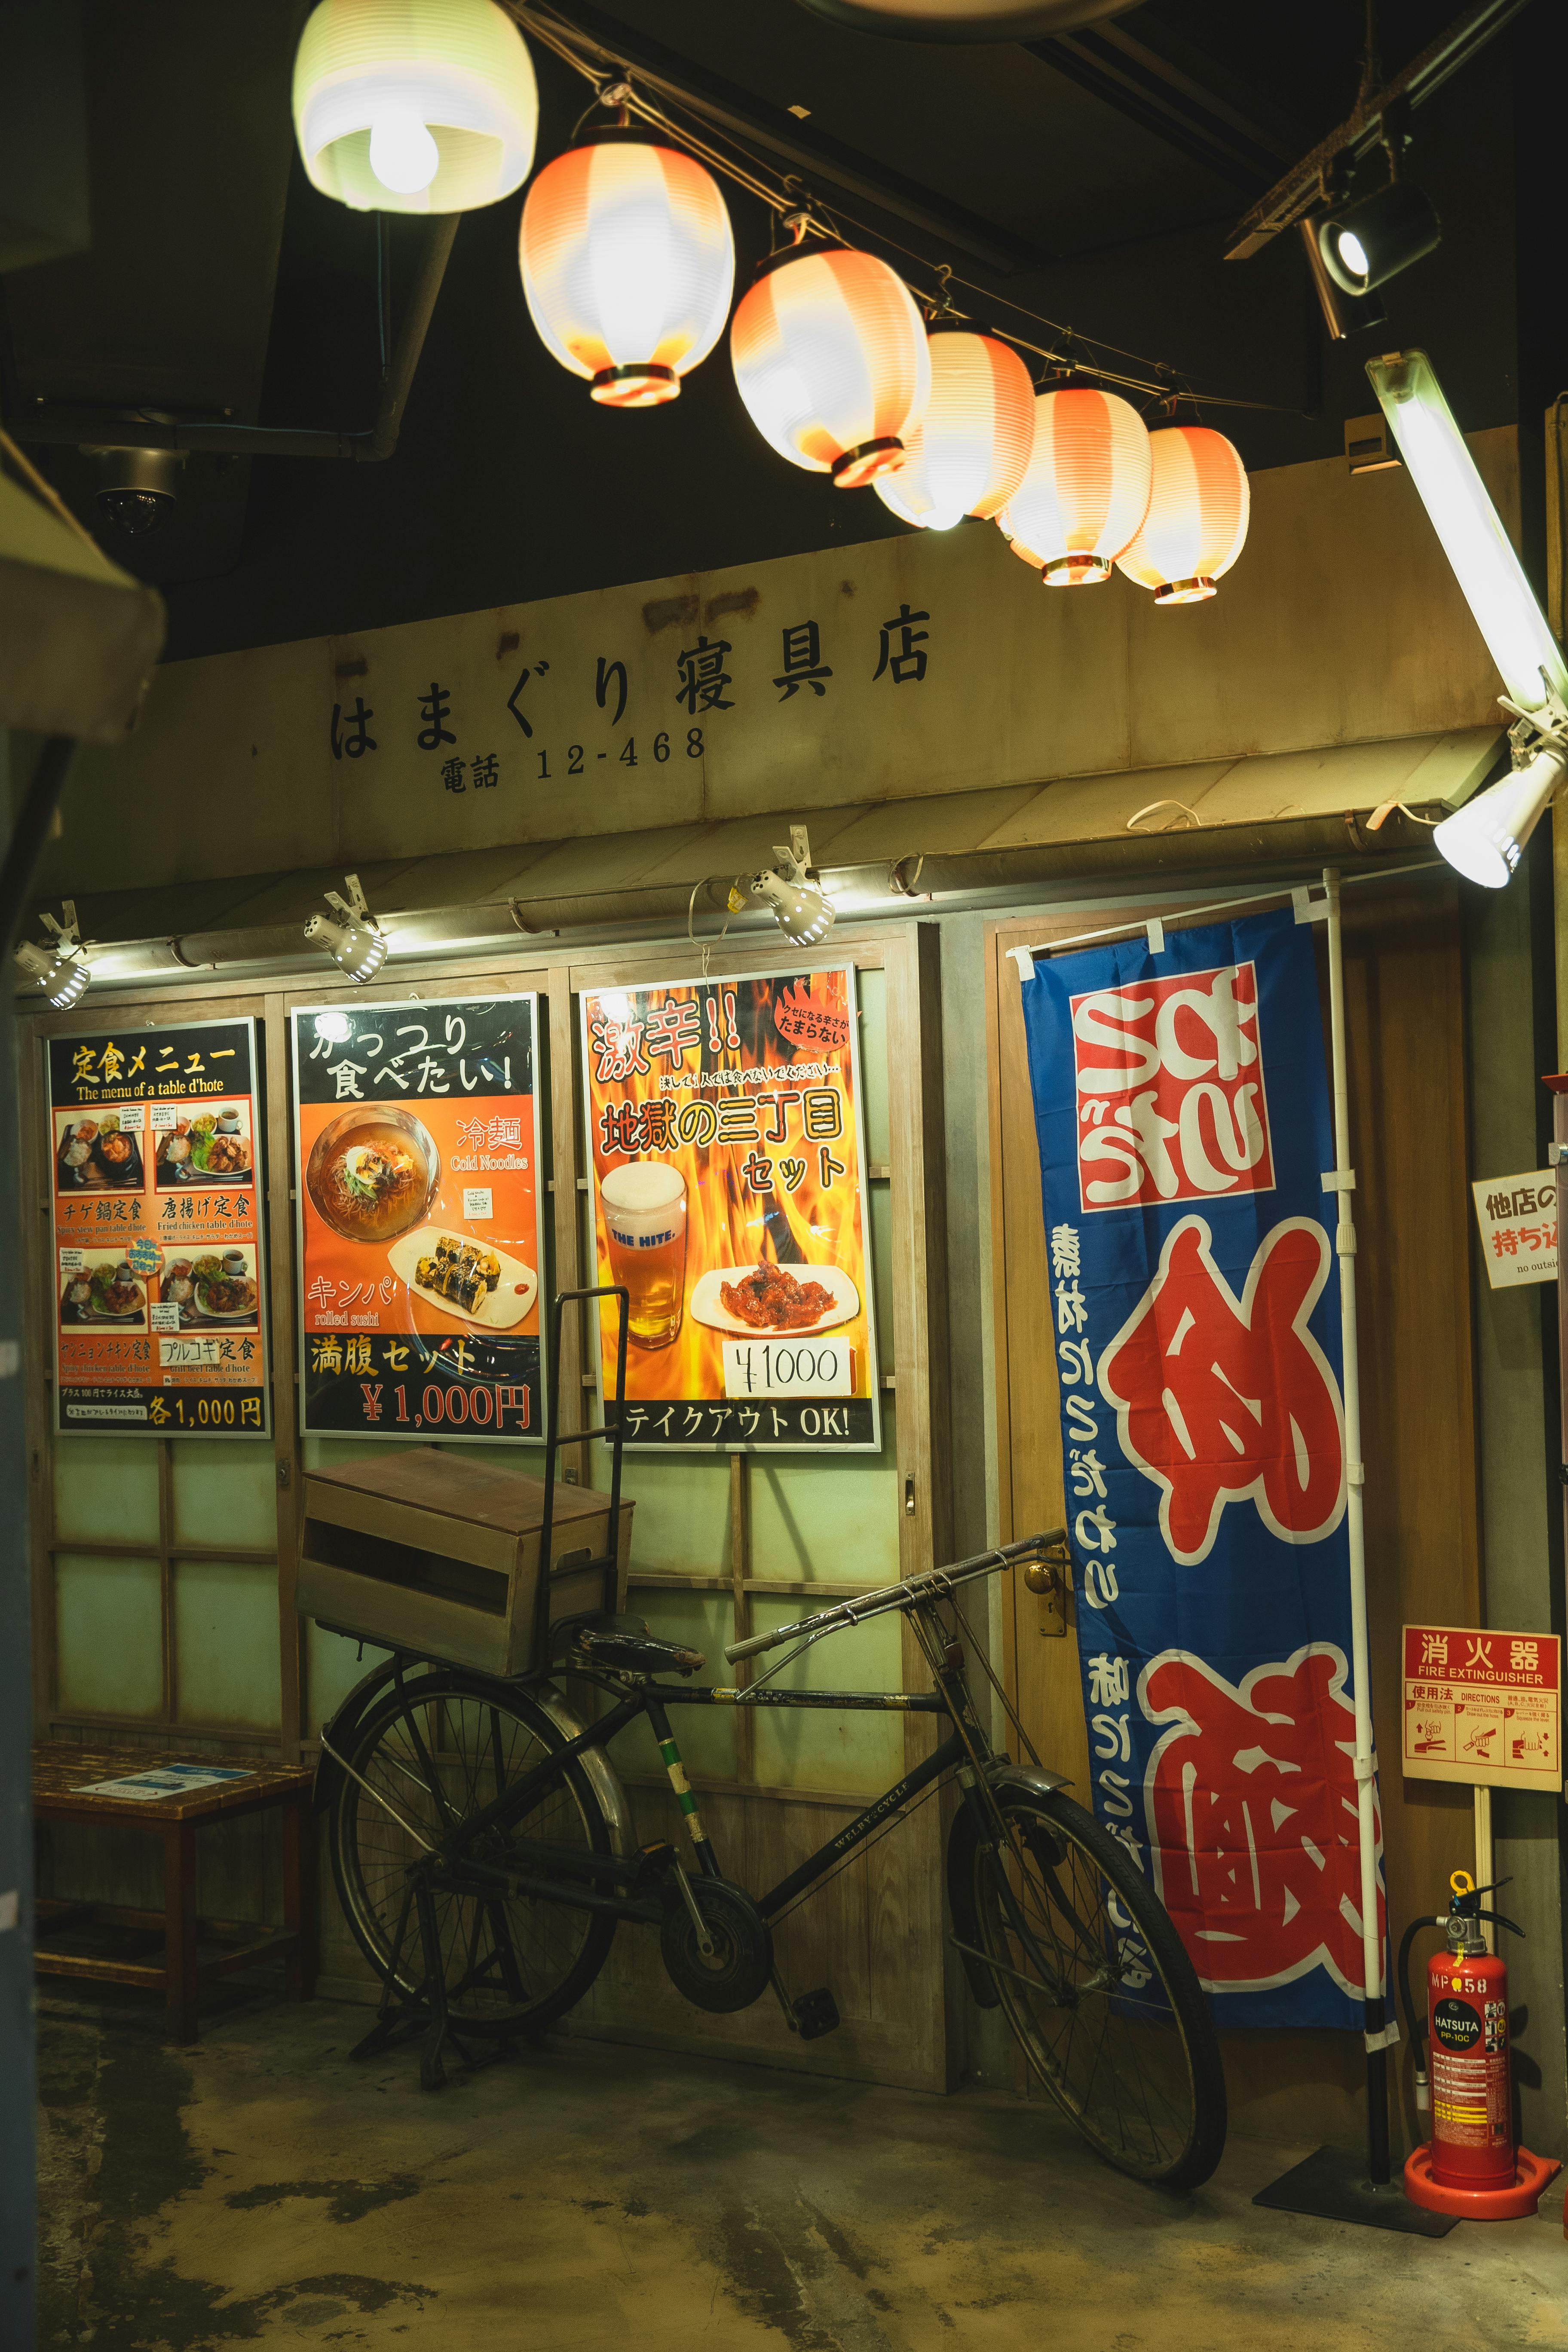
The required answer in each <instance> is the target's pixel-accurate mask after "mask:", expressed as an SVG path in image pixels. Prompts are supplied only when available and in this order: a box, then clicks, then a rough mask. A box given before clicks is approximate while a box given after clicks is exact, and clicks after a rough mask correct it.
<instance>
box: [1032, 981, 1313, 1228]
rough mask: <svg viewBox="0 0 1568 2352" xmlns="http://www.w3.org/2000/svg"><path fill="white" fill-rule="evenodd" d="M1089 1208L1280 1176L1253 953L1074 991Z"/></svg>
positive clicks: (1251, 1187)
mask: <svg viewBox="0 0 1568 2352" xmlns="http://www.w3.org/2000/svg"><path fill="white" fill-rule="evenodd" d="M1072 1034H1073V1057H1074V1060H1075V1062H1076V1065H1077V1068H1078V1118H1079V1139H1078V1175H1079V1200H1080V1201H1081V1202H1082V1204H1083V1206H1084V1208H1085V1209H1086V1210H1090V1209H1126V1208H1131V1206H1132V1205H1133V1204H1134V1203H1135V1202H1142V1201H1150V1202H1160V1201H1201V1200H1205V1199H1209V1198H1212V1197H1214V1196H1215V1195H1216V1194H1219V1193H1222V1192H1223V1193H1230V1192H1271V1191H1272V1190H1273V1186H1274V1162H1273V1157H1272V1154H1271V1152H1270V1150H1269V1143H1268V1103H1267V1101H1266V1099H1265V1096H1264V1087H1263V1060H1262V1045H1261V1043H1260V1041H1259V1038H1258V972H1257V969H1256V967H1255V966H1254V965H1253V964H1251V963H1234V964H1223V965H1220V966H1218V967H1217V968H1216V969H1215V970H1214V971H1195V972H1180V973H1177V974H1176V975H1174V976H1173V978H1171V979H1169V980H1147V981H1130V982H1127V983H1126V985H1125V986H1123V987H1121V988H1100V989H1095V990H1093V991H1092V992H1090V993H1089V994H1088V995H1085V996H1075V997H1074V998H1073V999H1072Z"/></svg>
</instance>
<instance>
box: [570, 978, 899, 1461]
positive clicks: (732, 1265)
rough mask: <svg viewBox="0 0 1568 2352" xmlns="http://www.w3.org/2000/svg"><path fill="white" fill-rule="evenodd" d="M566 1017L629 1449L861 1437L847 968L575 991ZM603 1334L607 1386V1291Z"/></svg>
mask: <svg viewBox="0 0 1568 2352" xmlns="http://www.w3.org/2000/svg"><path fill="white" fill-rule="evenodd" d="M582 1015H583V1052H584V1069H585V1071H586V1074H587V1084H586V1087H585V1089H584V1093H585V1098H586V1108H587V1118H588V1160H589V1164H590V1166H591V1167H592V1169H593V1185H594V1223H595V1247H596V1258H597V1265H598V1276H597V1279H598V1280H599V1281H600V1282H601V1283H605V1284H611V1283H624V1284H625V1285H626V1289H627V1291H628V1293H629V1300H630V1303H629V1345H628V1348H627V1352H626V1443H627V1444H628V1445H644V1446H657V1447H660V1448H665V1447H688V1448H691V1447H697V1448H711V1447H719V1448H721V1449H726V1450H734V1449H737V1448H748V1449H749V1448H755V1449H759V1450H761V1449H772V1448H775V1447H776V1448H781V1449H784V1448H789V1449H801V1448H807V1449H813V1448H817V1449H823V1450H826V1451H831V1452H835V1453H845V1452H856V1451H859V1452H868V1451H875V1450H877V1449H878V1448H879V1446H880V1444H881V1423H880V1414H879V1398H878V1363H877V1339H876V1328H875V1323H874V1319H873V1309H872V1301H871V1283H870V1276H869V1271H868V1265H867V1255H868V1254H867V1246H866V1235H867V1232H868V1223H867V1204H866V1154H865V1140H864V1135H863V1131H862V1129H863V1117H862V1111H863V1105H862V1097H861V1090H860V1061H859V1039H858V1015H857V1007H856V998H855V973H854V970H853V968H852V967H850V966H847V965H846V966H841V967H839V968H838V969H837V970H835V971H818V972H813V973H809V974H808V973H805V972H803V971H791V972H784V973H773V974H770V975H768V976H767V977H765V978H761V977H755V976H752V977H748V978H743V979H742V978H737V979H713V980H672V981H657V982H649V983H647V985H645V986H643V987H639V988H616V989H593V990H587V991H585V992H584V995H583V998H582ZM599 1328H600V1333H601V1341H602V1345H601V1360H600V1368H599V1369H600V1378H601V1382H602V1384H603V1386H602V1391H601V1392H602V1394H603V1393H604V1392H605V1391H607V1392H608V1393H609V1394H610V1395H611V1396H612V1397H613V1394H614V1387H615V1376H616V1312H615V1309H614V1306H613V1304H612V1305H610V1306H607V1307H605V1309H604V1310H603V1311H602V1313H601V1316H600V1327H599Z"/></svg>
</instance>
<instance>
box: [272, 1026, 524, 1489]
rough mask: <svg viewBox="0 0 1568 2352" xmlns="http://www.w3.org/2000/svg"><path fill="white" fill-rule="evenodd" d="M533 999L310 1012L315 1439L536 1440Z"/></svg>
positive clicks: (307, 1324) (309, 1407) (306, 1297)
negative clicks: (333, 1436) (329, 1435)
mask: <svg viewBox="0 0 1568 2352" xmlns="http://www.w3.org/2000/svg"><path fill="white" fill-rule="evenodd" d="M537 1015H538V999H537V997H535V996H532V995H520V996H489V997H475V998H472V999H469V998H463V999H458V998H449V997H440V998H437V999H436V1000H435V1001H434V1002H425V1003H421V1002H418V1001H416V1000H414V999H411V998H405V999H403V1000H402V1001H401V1002H399V1001H396V1000H393V1001H391V1002H381V1003H366V1002H365V1001H364V999H363V997H356V998H355V999H354V1000H353V1002H352V1003H345V1004H333V1005H316V1006H312V1007H310V1008H308V1009H301V1010H300V1011H297V1012H296V1013H294V1016H293V1022H294V1102H295V1120H296V1131H295V1162H294V1164H295V1180H294V1189H295V1197H296V1216H297V1220H298V1234H299V1250H298V1265H299V1281H300V1302H299V1315H300V1400H301V1414H302V1420H303V1425H304V1427H305V1428H306V1429H307V1430H314V1431H320V1432H323V1433H326V1432H331V1433H333V1434H336V1435H339V1436H346V1435H353V1436H355V1437H366V1438H381V1437H384V1438H405V1439H406V1438H425V1439H429V1438H432V1437H439V1438H441V1439H442V1440H443V1441H446V1440H449V1439H456V1440H458V1441H459V1442H468V1443H474V1442H480V1441H482V1442H487V1443H493V1442H494V1441H495V1440H496V1439H498V1438H505V1439H510V1440H514V1441H521V1442H528V1441H537V1440H538V1439H539V1438H540V1437H541V1436H542V1409H543V1396H542V1387H541V1381H542V1343H541V1336H540V1334H541V1318H540V1300H539V1294H540V1289H541V1286H542V1282H543V1279H544V1276H543V1265H544V1236H543V1180H542V1171H541V1169H540V1118H539V1097H538V1092H537V1079H536V1070H537V1038H538V1018H537Z"/></svg>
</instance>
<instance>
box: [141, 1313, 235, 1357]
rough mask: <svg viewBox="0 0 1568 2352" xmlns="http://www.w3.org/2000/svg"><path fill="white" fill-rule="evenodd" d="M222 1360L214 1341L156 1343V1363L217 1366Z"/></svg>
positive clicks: (187, 1340) (161, 1340) (165, 1340)
mask: <svg viewBox="0 0 1568 2352" xmlns="http://www.w3.org/2000/svg"><path fill="white" fill-rule="evenodd" d="M154 1311H156V1310H154ZM222 1360H223V1359H222V1357H221V1356H220V1355H219V1353H218V1343H217V1341H216V1339H160V1340H159V1342H158V1361H159V1362H160V1363H161V1364H182V1365H184V1364H217V1363H221V1362H222Z"/></svg>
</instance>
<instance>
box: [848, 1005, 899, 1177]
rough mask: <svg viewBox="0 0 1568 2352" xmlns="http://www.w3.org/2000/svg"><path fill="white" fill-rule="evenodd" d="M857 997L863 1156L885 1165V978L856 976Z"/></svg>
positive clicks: (886, 1146)
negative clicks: (863, 1117) (864, 1099)
mask: <svg viewBox="0 0 1568 2352" xmlns="http://www.w3.org/2000/svg"><path fill="white" fill-rule="evenodd" d="M856 986H857V988H858V991H859V996H860V1084H861V1087H862V1088H863V1090H864V1093H865V1097H866V1156H867V1158H868V1160H876V1161H878V1162H879V1163H883V1164H885V1163H886V1161H887V1159H888V1156H889V1150H890V1148H891V1147H890V1145H889V1126H888V975H887V973H886V972H885V971H880V970H878V971H861V972H858V973H857V974H856Z"/></svg>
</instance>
